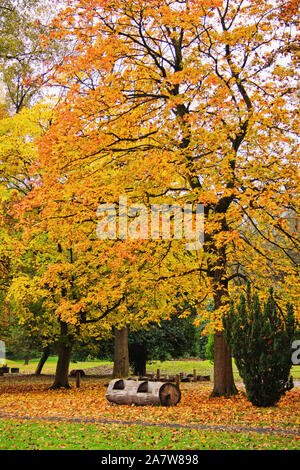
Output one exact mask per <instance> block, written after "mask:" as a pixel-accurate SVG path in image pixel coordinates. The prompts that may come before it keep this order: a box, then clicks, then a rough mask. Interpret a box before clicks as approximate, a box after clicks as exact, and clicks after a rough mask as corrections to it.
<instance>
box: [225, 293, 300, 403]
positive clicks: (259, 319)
mask: <svg viewBox="0 0 300 470" xmlns="http://www.w3.org/2000/svg"><path fill="white" fill-rule="evenodd" d="M223 322H224V328H225V337H226V341H227V343H228V346H229V347H230V348H231V351H232V352H233V355H234V358H235V362H236V366H237V368H238V370H239V373H240V376H241V377H242V379H243V381H244V384H245V388H246V393H247V396H248V399H249V400H250V401H251V403H252V404H253V405H255V406H273V405H275V404H276V403H277V402H278V401H279V400H280V397H281V396H282V395H283V394H284V393H285V392H286V391H287V390H290V389H291V388H292V387H293V379H292V377H290V378H289V374H290V369H291V365H292V364H291V343H292V339H293V337H294V335H295V331H296V325H295V318H294V313H293V307H292V306H291V305H287V307H286V313H285V314H283V312H282V311H281V309H279V307H278V306H277V304H276V302H275V299H274V296H273V291H272V289H271V290H270V295H269V298H268V300H267V302H266V303H265V305H264V306H263V307H261V304H260V300H259V298H258V295H257V294H255V295H254V296H251V292H250V285H248V292H247V297H246V298H245V297H244V295H241V298H240V303H239V305H238V306H237V309H236V308H235V306H234V304H233V303H232V304H231V309H230V313H229V315H228V316H226V317H225V318H224V320H223Z"/></svg>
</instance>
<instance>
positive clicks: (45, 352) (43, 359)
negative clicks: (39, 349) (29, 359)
mask: <svg viewBox="0 0 300 470" xmlns="http://www.w3.org/2000/svg"><path fill="white" fill-rule="evenodd" d="M49 355H50V348H49V346H47V347H46V348H44V350H43V355H42V357H41V359H40V361H39V363H38V365H37V368H36V370H35V375H40V373H41V372H42V369H43V367H44V365H45V362H46V361H47V359H48V357H49Z"/></svg>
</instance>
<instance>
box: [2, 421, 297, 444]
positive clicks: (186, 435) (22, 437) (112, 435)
mask: <svg viewBox="0 0 300 470" xmlns="http://www.w3.org/2000/svg"><path fill="white" fill-rule="evenodd" d="M49 449H50V450H299V437H298V438H297V437H294V436H278V435H271V434H258V433H229V432H211V431H208V432H207V431H199V430H194V429H180V430H178V429H166V428H163V429H162V428H159V427H151V428H144V427H142V426H136V425H131V426H129V425H96V424H82V423H71V422H69V423H68V422H66V423H65V422H64V423H61V422H51V423H47V422H41V421H31V420H30V421H29V420H28V421H27V420H24V421H22V420H11V419H10V420H7V419H0V450H49Z"/></svg>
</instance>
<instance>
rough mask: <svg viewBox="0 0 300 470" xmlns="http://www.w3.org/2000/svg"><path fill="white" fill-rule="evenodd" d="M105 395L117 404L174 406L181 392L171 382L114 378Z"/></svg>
mask: <svg viewBox="0 0 300 470" xmlns="http://www.w3.org/2000/svg"><path fill="white" fill-rule="evenodd" d="M105 396H106V398H107V400H108V401H109V402H111V403H117V404H119V405H132V404H136V405H161V406H175V405H177V403H179V401H180V399H181V392H180V390H179V387H178V386H177V385H176V384H173V383H171V382H150V381H140V380H125V379H114V380H111V382H110V383H109V385H108V388H107V391H106V394H105Z"/></svg>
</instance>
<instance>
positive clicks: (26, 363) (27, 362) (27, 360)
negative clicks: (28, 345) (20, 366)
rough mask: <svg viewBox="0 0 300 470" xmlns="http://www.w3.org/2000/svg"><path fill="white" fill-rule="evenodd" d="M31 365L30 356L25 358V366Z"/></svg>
mask: <svg viewBox="0 0 300 470" xmlns="http://www.w3.org/2000/svg"><path fill="white" fill-rule="evenodd" d="M28 364H29V356H25V357H24V366H28Z"/></svg>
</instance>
